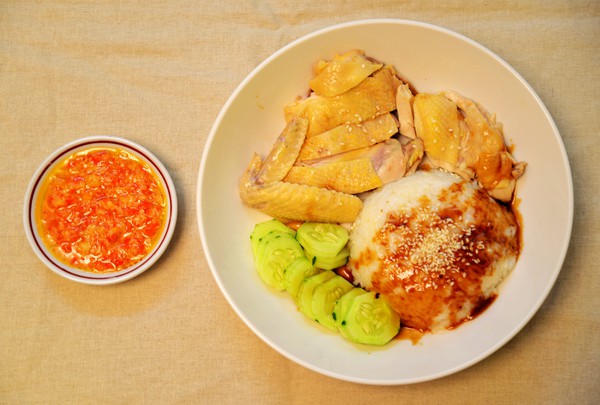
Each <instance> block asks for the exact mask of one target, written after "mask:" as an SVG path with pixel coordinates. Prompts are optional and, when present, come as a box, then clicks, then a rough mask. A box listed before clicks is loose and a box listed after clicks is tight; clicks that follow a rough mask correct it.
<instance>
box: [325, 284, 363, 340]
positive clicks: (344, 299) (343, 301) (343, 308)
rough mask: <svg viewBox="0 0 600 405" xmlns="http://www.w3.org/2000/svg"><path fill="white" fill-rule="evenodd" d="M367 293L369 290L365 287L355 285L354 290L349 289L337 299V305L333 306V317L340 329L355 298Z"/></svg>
mask: <svg viewBox="0 0 600 405" xmlns="http://www.w3.org/2000/svg"><path fill="white" fill-rule="evenodd" d="M366 293H367V292H366V291H365V290H364V289H362V288H360V287H354V288H353V289H352V290H350V291H348V292H347V293H346V294H344V295H342V296H341V297H340V298H339V299H338V300H337V302H336V303H335V307H334V308H333V313H332V314H331V317H332V318H333V320H334V321H335V323H336V326H337V328H338V329H339V328H340V327H341V325H342V320H343V319H344V317H346V315H347V314H348V309H349V308H350V305H351V304H352V302H353V301H354V298H356V297H358V296H359V295H362V294H366ZM340 332H341V331H340Z"/></svg>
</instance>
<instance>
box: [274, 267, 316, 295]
mask: <svg viewBox="0 0 600 405" xmlns="http://www.w3.org/2000/svg"><path fill="white" fill-rule="evenodd" d="M317 272H318V270H317V268H316V267H315V266H313V264H312V262H311V261H310V260H309V259H308V258H307V257H306V256H302V257H299V258H297V259H296V260H294V261H293V262H292V263H290V265H289V266H288V267H287V268H286V269H285V271H284V272H283V286H284V287H285V289H286V291H287V292H289V293H290V295H291V296H292V298H294V301H297V298H298V291H299V290H300V285H301V284H302V282H303V281H304V279H306V278H307V277H310V276H312V275H313V274H316V273H317Z"/></svg>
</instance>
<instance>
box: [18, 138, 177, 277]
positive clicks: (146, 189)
mask: <svg viewBox="0 0 600 405" xmlns="http://www.w3.org/2000/svg"><path fill="white" fill-rule="evenodd" d="M176 221H177V194H176V190H175V186H174V184H173V180H172V179H171V176H170V175H169V172H168V171H167V169H166V168H165V166H164V165H163V164H162V163H161V161H160V160H159V159H158V158H157V157H156V156H155V155H154V154H152V153H151V152H150V151H149V150H148V149H146V148H145V147H143V146H141V145H139V144H137V143H135V142H132V141H130V140H128V139H125V138H121V137H115V136H91V137H85V138H81V139H77V140H75V141H72V142H69V143H67V144H66V145H63V146H62V147H60V148H58V149H57V150H55V151H54V152H53V153H52V154H50V155H49V156H48V157H47V158H46V160H44V162H42V164H41V165H40V166H39V167H38V169H37V170H36V172H35V173H34V175H33V177H32V178H31V181H30V182H29V186H28V188H27V192H26V195H25V201H24V210H23V222H24V226H25V233H26V235H27V239H28V241H29V243H30V244H31V247H32V248H33V251H34V252H35V254H36V255H37V256H38V258H39V259H40V260H41V262H42V263H43V264H45V265H46V266H47V267H48V268H49V269H50V270H52V271H53V272H54V273H56V274H58V275H60V276H62V277H64V278H67V279H69V280H72V281H76V282H80V283H84V284H93V285H107V284H115V283H119V282H123V281H126V280H130V279H132V278H133V277H136V276H138V275H139V274H141V273H143V272H144V271H146V270H148V269H149V268H150V267H151V266H152V265H153V264H155V263H156V261H157V260H158V259H159V258H160V257H161V255H162V254H163V253H164V252H165V250H166V249H167V247H168V245H169V243H170V241H171V238H172V236H173V232H174V230H175V225H176Z"/></svg>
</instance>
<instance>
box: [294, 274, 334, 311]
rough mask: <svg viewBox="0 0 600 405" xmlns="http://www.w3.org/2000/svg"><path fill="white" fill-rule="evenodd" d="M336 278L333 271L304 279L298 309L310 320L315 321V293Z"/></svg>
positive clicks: (299, 294) (299, 293)
mask: <svg viewBox="0 0 600 405" xmlns="http://www.w3.org/2000/svg"><path fill="white" fill-rule="evenodd" d="M335 276H336V274H335V273H334V272H333V271H329V270H327V271H323V272H321V273H317V274H315V275H312V276H310V277H307V278H305V279H304V281H303V282H302V284H301V286H300V291H298V308H300V312H302V313H303V314H304V315H306V316H307V317H309V318H310V319H313V320H314V319H315V314H314V312H313V310H312V298H313V293H314V291H315V289H316V288H317V287H318V286H320V285H321V284H323V283H324V282H325V281H327V280H329V279H331V278H333V277H335Z"/></svg>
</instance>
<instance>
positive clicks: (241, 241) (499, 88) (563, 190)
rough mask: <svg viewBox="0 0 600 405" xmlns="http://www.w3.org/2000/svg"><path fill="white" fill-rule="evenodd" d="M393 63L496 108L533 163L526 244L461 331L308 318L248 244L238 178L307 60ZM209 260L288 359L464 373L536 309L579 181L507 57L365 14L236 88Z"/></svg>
mask: <svg viewBox="0 0 600 405" xmlns="http://www.w3.org/2000/svg"><path fill="white" fill-rule="evenodd" d="M355 48H357V49H362V50H364V51H365V52H366V54H367V55H369V56H372V57H374V58H376V59H379V60H381V61H384V62H386V63H388V64H392V65H394V66H395V67H396V69H397V70H398V72H399V73H400V74H401V75H402V76H404V77H405V78H406V79H408V80H409V81H410V82H411V83H412V84H413V85H414V87H415V88H416V89H417V90H418V91H420V92H439V91H441V90H444V89H453V90H456V91H458V92H459V93H462V94H463V95H465V96H468V97H471V98H473V99H475V100H477V101H479V102H481V103H482V104H483V106H484V107H486V108H487V109H488V110H490V111H491V112H496V113H497V116H498V119H499V121H501V122H502V123H503V124H504V130H505V134H506V138H507V141H508V142H509V143H514V145H515V150H514V155H515V156H516V158H517V159H518V160H522V161H526V162H527V163H528V166H527V170H526V173H525V175H524V176H523V177H522V178H521V179H520V180H519V184H518V189H517V195H518V198H519V199H520V200H521V202H520V204H519V209H520V212H521V214H522V216H523V220H524V229H523V240H524V247H523V252H522V255H521V257H520V259H519V262H518V264H517V266H516V268H515V269H514V271H513V273H512V275H511V276H510V277H509V278H508V279H507V280H506V281H505V283H504V284H503V286H502V289H501V291H500V295H499V297H498V298H497V300H496V301H495V302H494V303H493V305H492V306H491V307H490V308H488V309H487V310H486V311H485V312H484V313H483V314H482V315H480V316H479V317H477V318H476V319H475V320H473V321H471V322H469V323H467V324H464V325H462V326H461V327H459V328H458V329H456V330H454V331H451V332H445V333H441V334H435V335H427V336H425V337H424V338H423V339H422V340H421V341H420V342H419V343H418V344H416V345H413V344H412V343H411V342H410V341H408V340H399V341H395V342H393V343H391V344H390V345H388V346H386V347H385V348H383V349H375V348H370V347H358V346H356V345H352V344H349V343H348V342H346V341H345V340H344V339H342V338H341V337H340V336H338V335H335V334H333V333H330V332H328V331H326V330H324V329H323V328H321V327H319V326H318V325H315V324H313V323H311V322H308V321H307V320H306V319H304V317H303V316H302V315H301V314H300V313H299V312H298V311H297V310H296V308H295V307H294V304H293V303H292V300H291V299H290V298H289V297H288V296H287V295H286V294H285V293H274V292H273V291H271V290H269V289H268V288H267V287H266V286H265V285H264V284H263V283H262V282H261V281H260V280H259V278H258V276H257V274H256V271H255V269H254V266H253V264H252V257H251V252H250V243H249V235H250V232H251V231H252V228H253V226H254V224H256V223H257V222H259V221H260V220H263V219H265V218H266V217H264V216H262V215H261V214H259V213H257V212H256V211H254V210H252V209H248V208H246V207H245V206H243V205H242V203H241V202H240V199H239V197H238V188H237V187H238V179H239V177H240V176H241V174H242V173H243V172H244V170H245V168H246V166H247V164H248V162H249V161H250V158H251V155H252V153H253V152H258V153H259V154H261V155H263V156H264V155H265V154H266V153H268V151H269V150H270V147H271V145H272V144H273V141H274V140H275V138H276V137H277V135H278V134H279V133H280V132H281V130H282V128H283V126H284V118H283V110H282V109H283V106H284V105H286V104H289V103H290V102H292V101H293V100H294V99H295V97H296V96H298V95H302V94H305V93H306V91H307V89H308V84H307V83H308V80H309V78H310V75H311V67H312V65H313V63H314V62H315V61H317V60H318V59H320V58H330V57H332V56H333V55H334V54H336V53H341V52H344V51H347V50H350V49H355ZM197 209H198V225H199V229H200V234H201V238H202V243H203V247H204V251H205V254H206V258H207V260H208V263H209V265H210V268H211V270H212V272H213V275H214V277H215V279H216V281H217V283H218V285H219V287H220V288H221V290H222V292H223V294H224V295H225V297H226V298H227V300H228V301H229V303H230V304H231V306H232V307H233V308H234V309H235V311H236V312H237V313H238V315H239V316H240V318H241V319H243V321H244V322H245V323H246V324H247V325H248V326H249V327H250V328H251V329H252V330H253V331H254V332H255V333H256V334H257V335H258V336H260V337H261V338H262V339H263V340H264V341H265V342H266V343H267V344H269V345H270V346H271V347H272V348H273V349H275V350H277V351H278V352H279V353H281V354H282V355H284V356H286V357H287V358H289V359H291V360H293V361H295V362H297V363H299V364H301V365H303V366H305V367H307V368H309V369H311V370H314V371H316V372H319V373H322V374H324V375H327V376H330V377H334V378H338V379H342V380H346V381H353V382H359V383H365V384H380V385H392V384H408V383H415V382H421V381H427V380H431V379H435V378H439V377H442V376H446V375H449V374H451V373H454V372H457V371H459V370H462V369H464V368H466V367H468V366H470V365H473V364H475V363H476V362H478V361H480V360H482V359H484V358H485V357H487V356H489V355H490V354H492V353H493V352H494V351H496V350H497V349H498V348H500V347H501V346H502V345H504V344H505V343H506V342H507V341H508V340H510V339H511V338H512V337H513V336H514V335H515V334H517V333H518V332H519V331H520V330H521V329H522V328H523V326H524V325H525V324H526V323H527V322H528V321H529V320H530V319H531V317H532V316H533V315H534V314H535V313H536V311H537V310H538V308H539V307H540V305H541V304H542V302H543V301H544V299H545V298H546V296H547V295H548V293H549V292H550V290H551V288H552V286H553V284H554V282H555V280H556V277H557V276H558V273H559V272H560V269H561V267H562V263H563V260H564V257H565V255H566V252H567V248H568V244H569V240H570V235H571V227H572V222H573V186H572V178H571V172H570V167H569V162H568V159H567V156H566V153H565V149H564V146H563V143H562V140H561V138H560V135H559V133H558V130H557V128H556V126H555V124H554V122H553V120H552V118H551V116H550V114H549V113H548V111H547V110H546V108H545V106H544V104H543V103H542V102H541V100H540V99H539V97H538V96H537V95H536V94H535V92H534V91H533V90H532V89H531V87H530V86H529V85H528V84H527V83H526V82H525V80H524V79H523V78H522V77H521V76H520V75H519V74H518V73H517V72H516V71H515V70H514V69H512V68H511V67H510V66H509V65H508V64H507V63H506V62H504V61H503V60H501V59H500V58H499V57H498V56H496V55H495V54H493V53H492V52H491V51H489V50H488V49H486V48H484V47H483V46H481V45H479V44H477V43H476V42H474V41H472V40H470V39H468V38H465V37H464V36H461V35H459V34H456V33H454V32H451V31H448V30H446V29H443V28H439V27H435V26H432V25H428V24H424V23H420V22H413V21H403V20H389V19H385V20H364V21H356V22H351V23H346V24H341V25H337V26H333V27H330V28H326V29H323V30H321V31H318V32H315V33H313V34H310V35H307V36H305V37H303V38H301V39H299V40H297V41H295V42H293V43H291V44H289V45H287V46H285V47H284V48H282V49H281V50H279V51H277V52H276V53H275V54H273V55H272V56H271V57H269V58H268V59H267V60H265V61H264V62H263V63H262V64H260V65H259V66H258V67H257V68H256V69H255V70H254V71H252V72H251V73H250V75H248V77H247V78H246V79H245V80H244V81H243V82H242V83H241V84H240V86H239V87H238V88H237V89H236V90H235V92H234V93H233V95H232V96H231V97H230V99H229V100H228V101H227V103H226V104H225V106H224V107H223V109H222V111H221V113H220V114H219V116H218V118H217V120H216V122H215V124H214V126H213V128H212V131H211V133H210V136H209V138H208V142H207V144H206V147H205V149H204V153H203V156H202V162H201V165H200V172H199V179H198V189H197Z"/></svg>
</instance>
